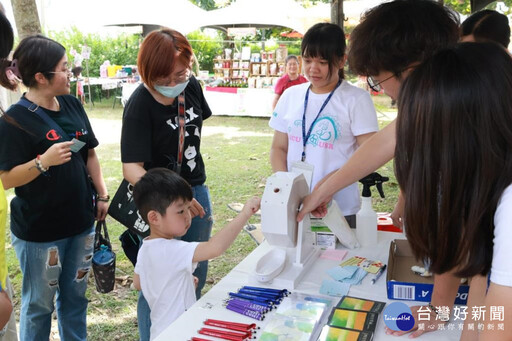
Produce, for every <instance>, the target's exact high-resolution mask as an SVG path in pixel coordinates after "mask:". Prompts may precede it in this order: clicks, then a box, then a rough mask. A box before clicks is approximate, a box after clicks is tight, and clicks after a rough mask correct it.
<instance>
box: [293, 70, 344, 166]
mask: <svg viewBox="0 0 512 341" xmlns="http://www.w3.org/2000/svg"><path fill="white" fill-rule="evenodd" d="M341 81H342V79H339V80H338V83H337V84H336V87H335V88H334V89H332V91H331V93H330V94H329V96H327V98H326V99H325V101H324V104H322V106H321V107H320V111H318V114H316V117H315V119H314V120H313V122H311V125H310V126H309V130H308V133H307V134H306V109H307V108H308V100H309V88H308V90H307V91H306V96H305V97H304V113H303V114H302V157H301V161H302V162H304V161H306V144H307V143H308V140H309V137H310V136H311V131H312V130H313V127H314V125H315V123H316V120H317V119H318V117H320V114H321V113H322V111H323V110H324V108H325V106H326V105H327V103H329V101H330V100H331V97H332V95H333V94H334V91H336V89H337V88H338V87H339V86H340V84H341Z"/></svg>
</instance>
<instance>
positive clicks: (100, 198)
mask: <svg viewBox="0 0 512 341" xmlns="http://www.w3.org/2000/svg"><path fill="white" fill-rule="evenodd" d="M96 200H98V201H103V202H109V200H110V195H108V194H107V195H98V197H97V198H96Z"/></svg>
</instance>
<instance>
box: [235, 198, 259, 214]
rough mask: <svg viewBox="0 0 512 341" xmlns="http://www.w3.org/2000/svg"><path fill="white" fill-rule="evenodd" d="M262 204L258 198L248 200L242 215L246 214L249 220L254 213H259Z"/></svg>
mask: <svg viewBox="0 0 512 341" xmlns="http://www.w3.org/2000/svg"><path fill="white" fill-rule="evenodd" d="M260 202H261V199H260V198H258V197H252V198H251V199H249V200H247V202H246V203H245V205H244V208H243V209H242V212H240V213H241V214H245V215H246V216H247V218H250V217H251V216H252V215H253V214H254V213H256V212H258V210H259V209H260Z"/></svg>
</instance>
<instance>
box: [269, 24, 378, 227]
mask: <svg viewBox="0 0 512 341" xmlns="http://www.w3.org/2000/svg"><path fill="white" fill-rule="evenodd" d="M345 49H346V44H345V34H344V33H343V30H342V29H341V28H340V27H339V26H337V25H334V24H328V23H319V24H316V25H314V26H313V27H311V28H310V29H309V30H308V31H307V32H306V34H305V35H304V39H303V40H302V46H301V53H302V61H303V69H304V74H305V76H306V78H307V79H308V80H309V83H304V84H300V85H296V86H294V87H291V88H289V89H288V90H286V91H285V92H284V93H283V95H282V96H281V98H280V99H279V102H278V103H277V105H276V108H275V109H274V113H273V114H272V118H271V119H270V122H269V125H270V127H272V128H273V129H274V130H275V132H274V139H273V141H272V147H271V150H270V163H271V164H272V170H273V171H274V172H277V171H289V170H291V168H292V165H293V164H294V163H295V162H299V161H301V160H302V161H304V162H306V163H308V164H309V165H313V166H314V171H313V178H312V182H311V188H314V186H315V185H316V184H317V183H318V182H319V181H320V180H322V179H323V178H324V177H325V176H326V175H328V174H329V173H331V172H333V171H335V170H337V169H338V168H340V167H341V166H343V164H345V162H346V161H347V160H348V159H349V158H350V156H351V155H352V154H353V153H354V151H355V150H356V149H357V147H358V146H360V145H361V144H362V143H363V142H365V141H366V140H367V139H368V138H370V137H371V136H372V135H373V134H374V133H375V132H376V131H377V130H378V123H377V115H376V113H375V109H374V107H373V103H372V100H371V98H370V95H369V94H368V93H367V92H366V91H364V90H363V89H360V88H357V87H355V86H352V85H351V84H349V83H348V82H347V81H345V80H344V79H343V78H344V77H343V67H344V65H345V60H346V55H345ZM303 141H306V143H305V144H304V143H303ZM334 200H335V201H336V202H337V203H338V206H339V207H340V209H341V211H342V213H343V214H344V215H345V217H346V218H347V222H348V223H349V225H350V226H351V227H355V214H356V213H357V211H359V208H360V201H359V190H358V187H357V184H356V183H354V184H352V185H351V186H348V187H346V188H345V189H343V190H341V191H339V192H338V193H336V194H335V195H334Z"/></svg>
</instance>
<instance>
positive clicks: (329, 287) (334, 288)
mask: <svg viewBox="0 0 512 341" xmlns="http://www.w3.org/2000/svg"><path fill="white" fill-rule="evenodd" d="M349 290H350V284H347V283H341V282H338V281H333V280H330V279H325V280H324V281H323V282H322V286H321V287H320V293H321V294H322V295H329V296H345V295H347V294H348V291H349Z"/></svg>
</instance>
